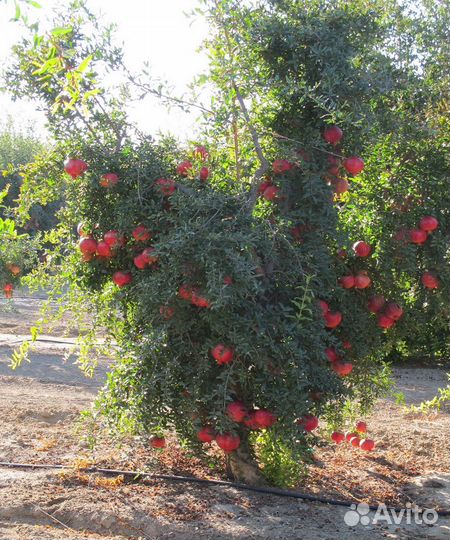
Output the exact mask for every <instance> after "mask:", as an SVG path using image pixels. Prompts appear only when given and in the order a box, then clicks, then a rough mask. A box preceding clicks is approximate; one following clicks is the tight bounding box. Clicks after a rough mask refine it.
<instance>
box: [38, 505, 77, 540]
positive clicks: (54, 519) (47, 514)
mask: <svg viewBox="0 0 450 540" xmlns="http://www.w3.org/2000/svg"><path fill="white" fill-rule="evenodd" d="M36 510H39V512H42V513H43V514H44V515H46V516H47V517H49V518H50V519H52V520H53V521H54V522H55V523H58V524H59V525H61V526H62V527H64V528H65V529H67V530H68V531H72V532H74V533H76V532H77V531H76V530H75V529H72V527H69V526H68V525H66V524H65V523H63V522H62V521H60V520H59V519H57V518H55V516H52V515H51V514H49V513H48V512H46V511H45V510H43V509H42V508H41V507H40V506H37V505H36Z"/></svg>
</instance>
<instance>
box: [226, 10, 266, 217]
mask: <svg viewBox="0 0 450 540" xmlns="http://www.w3.org/2000/svg"><path fill="white" fill-rule="evenodd" d="M215 4H216V16H215V17H216V20H217V21H218V23H219V25H220V27H221V28H222V30H223V33H224V36H225V41H226V45H227V49H228V55H229V57H230V61H231V64H234V53H233V47H232V45H231V39H230V34H229V31H228V27H227V25H226V23H225V22H224V20H223V18H222V17H221V15H220V13H221V6H220V3H219V1H218V0H215ZM231 84H232V88H233V90H234V93H235V94H236V98H237V100H238V102H239V106H240V109H241V111H242V114H243V116H244V120H245V124H246V126H247V128H248V130H249V131H250V135H251V137H252V141H253V146H254V147H255V152H256V155H257V157H258V160H259V163H260V165H259V167H258V168H257V169H256V171H255V174H254V175H253V180H252V183H251V186H250V191H249V196H248V201H247V205H248V208H249V210H250V211H252V210H253V207H254V206H255V203H256V199H257V197H258V186H259V183H260V180H261V178H262V177H263V176H264V174H265V173H266V171H267V169H268V168H269V162H268V161H267V159H266V158H265V156H264V152H263V150H262V147H261V143H260V141H259V136H258V133H257V131H256V129H255V126H254V125H253V123H252V121H251V118H250V114H249V112H248V109H247V106H246V104H245V101H244V98H243V97H242V94H241V92H240V90H239V88H238V86H237V84H236V80H235V79H234V77H233V74H231Z"/></svg>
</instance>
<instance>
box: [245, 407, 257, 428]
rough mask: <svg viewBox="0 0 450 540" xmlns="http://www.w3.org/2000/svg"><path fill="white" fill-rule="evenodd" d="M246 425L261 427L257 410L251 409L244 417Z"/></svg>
mask: <svg viewBox="0 0 450 540" xmlns="http://www.w3.org/2000/svg"><path fill="white" fill-rule="evenodd" d="M244 425H245V426H246V427H248V428H249V429H261V426H260V425H259V424H258V422H257V421H256V411H254V410H253V411H249V412H248V414H247V416H246V417H245V418H244Z"/></svg>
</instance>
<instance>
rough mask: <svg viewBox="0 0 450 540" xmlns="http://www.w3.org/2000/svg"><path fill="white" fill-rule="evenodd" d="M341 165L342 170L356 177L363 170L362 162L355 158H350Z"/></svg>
mask: <svg viewBox="0 0 450 540" xmlns="http://www.w3.org/2000/svg"><path fill="white" fill-rule="evenodd" d="M342 165H343V167H344V169H345V170H346V171H347V172H348V173H349V174H353V176H356V175H357V174H359V173H360V172H361V171H363V170H364V161H363V160H362V159H361V158H360V157H357V156H351V157H348V158H346V159H344V161H343V162H342Z"/></svg>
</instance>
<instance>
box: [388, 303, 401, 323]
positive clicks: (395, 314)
mask: <svg viewBox="0 0 450 540" xmlns="http://www.w3.org/2000/svg"><path fill="white" fill-rule="evenodd" d="M384 314H385V315H386V316H387V317H390V318H391V319H394V321H398V320H399V319H400V318H401V316H402V315H403V309H402V308H401V307H400V306H399V305H398V304H397V303H395V302H389V304H388V305H387V306H386V309H385V310H384Z"/></svg>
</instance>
